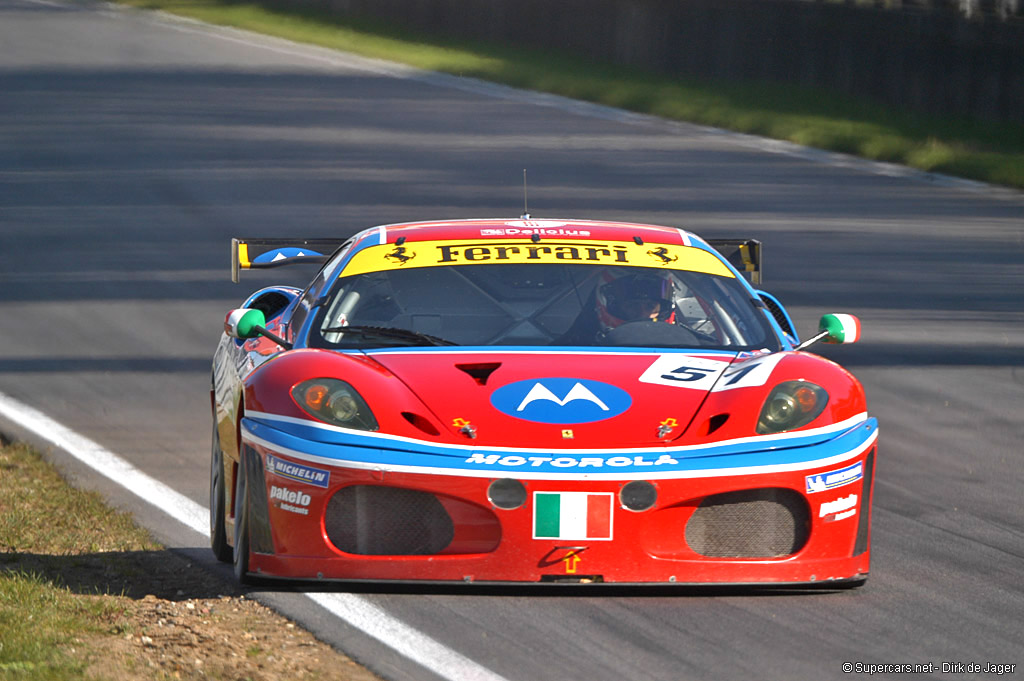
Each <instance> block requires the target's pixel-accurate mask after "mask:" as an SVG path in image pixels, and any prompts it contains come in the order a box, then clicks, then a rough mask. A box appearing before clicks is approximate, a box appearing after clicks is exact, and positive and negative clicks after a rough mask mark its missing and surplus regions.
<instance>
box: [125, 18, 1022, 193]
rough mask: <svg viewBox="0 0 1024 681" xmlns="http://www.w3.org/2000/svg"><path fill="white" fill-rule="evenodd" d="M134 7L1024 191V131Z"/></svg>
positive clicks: (796, 94) (577, 64) (587, 65)
mask: <svg viewBox="0 0 1024 681" xmlns="http://www.w3.org/2000/svg"><path fill="white" fill-rule="evenodd" d="M123 2H124V4H130V5H133V6H136V7H143V8H149V9H160V10H164V11H167V12H171V13H175V14H179V15H184V16H190V17H193V18H196V19H200V20H203V21H206V22H209V23H214V24H221V25H227V26H234V27H238V28H244V29H248V30H252V31H256V32H261V33H265V34H270V35H275V36H279V37H283V38H287V39H290V40H294V41H298V42H305V43H311V44H315V45H321V46H324V47H329V48H333V49H338V50H344V51H348V52H354V53H357V54H362V55H365V56H369V57H375V58H380V59H387V60H390V61H395V62H401V63H405V64H409V65H411V66H415V67H418V68H422V69H427V70H431V71H440V72H444V73H450V74H455V75H461V76H467V77H473V78H479V79H482V80H488V81H493V82H497V83H503V84H506V85H512V86H515V87H520V88H525V89H531V90H537V91H543V92H551V93H555V94H560V95H564V96H567V97H572V98H576V99H581V100H587V101H592V102H597V103H601V104H606V105H609V106H614V107H619V108H623V109H627V110H630V111H636V112H640V113H649V114H654V115H657V116H662V117H664V118H669V119H675V120H682V121H690V122H694V123H700V124H704V125H710V126H715V127H720V128H725V129H729V130H736V131H739V132H745V133H750V134H756V135H763V136H766V137H771V138H774V139H780V140H788V141H791V142H795V143H797V144H802V145H807V146H811V147H817V148H820V149H827V150H832V151H839V152H843V153H848V154H854V155H858V156H862V157H864V158H869V159H874V160H879V161H887V162H891V163H897V164H903V165H908V166H911V167H914V168H918V169H920V170H925V171H931V172H938V173H945V174H950V175H957V176H961V177H965V178H971V179H975V180H981V181H984V182H991V183H994V184H1001V185H1006V186H1010V187H1017V188H1024V125H1012V124H999V123H985V122H978V121H971V120H965V119H954V118H943V117H939V116H928V115H921V114H913V113H908V112H894V111H892V110H891V109H889V108H888V107H886V106H883V105H881V104H878V103H874V102H870V101H865V100H859V99H855V98H851V97H847V96H843V95H840V94H836V93H833V92H828V91H822V90H814V89H808V88H799V87H793V86H788V85H777V84H764V83H720V82H718V83H716V82H698V81H688V80H680V79H675V78H668V77H664V76H661V75H657V74H653V73H648V72H641V71H635V70H630V69H625V68H618V67H615V66H611V65H607V64H601V63H594V62H591V61H585V60H580V59H576V58H573V57H571V56H568V55H564V54H559V53H551V52H544V51H538V50H529V49H517V48H511V47H507V46H501V45H491V44H482V43H473V42H467V41H452V40H445V39H442V38H438V37H436V36H434V37H431V36H423V35H413V34H410V33H408V32H405V31H401V30H398V29H396V28H394V27H390V26H385V25H382V24H379V23H374V22H366V21H343V20H340V19H339V18H337V17H333V16H330V15H328V14H326V13H323V12H318V11H313V10H308V9H305V10H304V9H285V8H283V7H282V6H280V5H271V4H261V3H258V2H257V3H254V2H243V1H238V2H233V1H230V0H123Z"/></svg>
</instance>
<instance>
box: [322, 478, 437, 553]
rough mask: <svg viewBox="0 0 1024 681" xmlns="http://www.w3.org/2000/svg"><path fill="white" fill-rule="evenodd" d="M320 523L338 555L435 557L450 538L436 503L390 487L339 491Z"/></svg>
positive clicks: (428, 497) (421, 494)
mask: <svg viewBox="0 0 1024 681" xmlns="http://www.w3.org/2000/svg"><path fill="white" fill-rule="evenodd" d="M324 522H325V525H326V529H327V536H328V538H329V539H330V540H331V542H332V543H333V544H334V545H335V546H336V547H338V549H339V550H341V551H345V552H346V553H356V554H359V555H363V556H410V555H427V554H432V553H440V552H441V551H442V550H444V548H445V547H446V546H448V544H450V543H451V541H452V538H453V537H454V535H455V528H454V526H453V525H452V519H451V517H449V515H448V513H447V511H445V510H444V506H442V505H441V502H440V501H438V500H437V497H435V496H434V495H433V494H428V493H427V492H417V491H415V490H408V489H398V488H395V487H377V486H373V485H353V486H351V487H345V488H343V489H341V490H339V491H338V492H337V494H335V495H334V496H333V497H331V500H330V501H329V502H328V503H327V514H326V517H325V519H324Z"/></svg>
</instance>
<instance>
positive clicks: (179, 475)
mask: <svg viewBox="0 0 1024 681" xmlns="http://www.w3.org/2000/svg"><path fill="white" fill-rule="evenodd" d="M524 168H527V169H528V171H529V181H530V190H529V208H530V212H531V213H532V214H533V215H534V217H567V216H568V217H585V218H602V219H603V218H610V219H628V220H636V221H650V222H656V223H664V224H673V225H679V226H684V227H687V228H690V229H693V230H695V231H697V232H700V233H703V234H705V235H707V236H718V237H726V236H746V237H755V238H758V239H761V240H762V241H763V242H764V244H765V254H766V255H765V261H766V271H765V277H766V279H765V286H764V287H765V288H766V289H767V290H770V291H772V292H773V293H775V294H777V295H779V296H780V297H781V298H782V299H783V301H785V302H786V303H787V305H788V306H789V309H790V312H791V313H792V315H793V317H794V319H795V320H796V323H797V325H798V327H799V328H800V330H801V332H802V333H803V334H805V335H808V334H810V333H811V332H813V331H814V330H815V328H816V323H817V318H818V316H819V315H820V314H821V313H822V312H827V311H839V312H849V313H853V314H856V315H859V316H860V317H861V319H862V322H863V325H864V337H863V341H862V343H861V344H860V345H858V346H852V347H841V348H832V349H829V350H828V351H827V354H828V356H829V357H831V358H833V359H836V360H837V361H840V362H842V363H843V364H844V365H845V366H847V367H848V368H849V369H850V370H851V371H853V372H854V373H855V374H856V375H857V376H858V377H859V378H860V379H861V380H862V381H863V383H864V384H865V387H866V389H867V392H868V397H869V404H870V406H871V409H872V410H873V412H874V413H875V415H877V416H878V417H879V419H880V422H881V437H880V456H879V461H878V470H877V482H876V487H875V489H876V494H875V500H874V502H875V505H874V516H873V518H874V525H873V530H874V532H873V565H872V575H871V578H870V580H869V581H868V583H867V585H866V586H865V587H864V588H862V589H858V590H853V591H848V592H839V593H826V594H808V593H797V594H784V595H763V594H757V593H736V592H725V593H718V592H681V593H680V592H666V591H664V590H653V591H640V592H637V591H625V592H623V591H612V592H611V593H604V592H595V591H593V590H590V591H587V590H579V589H577V590H569V591H566V590H561V591H551V590H543V591H542V590H520V591H508V590H492V591H488V590H470V591H463V590H458V589H456V590H422V589H421V590H415V589H402V588H393V589H378V590H370V591H368V592H366V593H363V594H362V595H361V596H360V598H362V599H364V600H365V602H368V603H371V604H373V605H374V606H377V607H379V608H381V609H383V610H384V611H386V612H387V613H389V614H390V615H391V616H393V617H395V618H397V619H399V620H401V621H403V622H405V623H407V624H408V625H409V626H411V627H413V628H415V629H416V630H417V631H419V632H424V633H425V634H426V635H428V636H430V637H432V638H433V639H434V640H436V641H437V642H439V643H441V644H442V645H443V646H445V647H447V649H450V650H453V651H456V652H458V653H460V654H461V655H463V656H465V657H466V658H468V659H470V660H472V661H474V662H475V663H477V664H479V665H481V666H482V667H483V668H486V669H488V670H490V671H492V672H493V673H494V674H495V675H498V676H500V677H503V678H505V679H508V680H509V681H536V680H547V679H558V680H565V679H587V680H588V681H606V680H607V681H612V680H616V681H617V680H620V679H631V680H633V679H658V680H666V681H668V680H676V679H703V678H759V679H826V678H850V677H851V676H852V677H858V676H866V674H857V673H854V674H852V675H850V674H844V673H843V671H842V664H843V663H844V662H851V663H855V664H856V663H864V664H898V663H928V662H931V663H934V664H935V665H937V668H938V670H939V673H937V674H935V676H939V677H945V678H963V677H964V675H963V674H953V673H950V674H943V673H941V669H942V664H943V663H964V664H965V665H966V664H971V663H978V664H981V665H982V667H984V665H985V664H987V663H1013V664H1016V665H1017V668H1016V671H1015V674H1016V675H1019V674H1022V673H1024V653H1022V649H1024V646H1022V641H1024V624H1022V621H1024V592H1022V589H1021V582H1022V575H1024V503H1022V493H1021V490H1022V488H1024V466H1022V465H1021V464H1022V462H1024V455H1022V451H1021V442H1022V441H1024V362H1022V360H1021V357H1022V350H1024V265H1022V262H1024V195H1021V194H1019V193H1014V192H1009V191H1002V190H992V189H989V188H985V187H975V186H971V185H969V184H966V183H957V182H948V181H946V180H945V179H944V178H930V177H927V176H924V175H921V174H918V173H905V172H902V171H900V170H899V169H895V168H886V167H882V166H876V165H872V164H865V163H861V162H857V161H851V160H849V159H843V158H841V157H834V156H829V155H824V154H817V153H810V152H803V151H801V150H799V149H794V148H791V147H787V146H785V145H782V146H779V145H773V144H769V143H765V142H762V141H759V140H756V139H751V138H744V137H740V136H735V135H728V134H723V133H719V132H716V131H713V130H707V129H702V128H696V127H691V126H685V125H674V124H667V123H662V122H658V121H652V120H649V119H643V118H639V117H631V116H626V115H623V114H620V113H617V112H613V111H607V110H603V109H599V108H596V107H589V106H582V105H580V106H577V105H574V104H572V103H568V102H565V101H563V100H558V99H552V98H544V97H535V96H532V95H527V94H523V93H515V92H511V91H507V90H502V89H496V88H488V87H486V86H482V85H480V84H477V83H474V82H471V81H464V80H460V79H456V78H448V77H438V76H433V75H430V74H418V73H415V72H409V71H407V70H406V69H402V68H398V67H391V66H386V65H380V64H373V63H369V62H365V61H362V60H357V59H353V58H350V57H347V56H345V55H340V54H334V53H328V52H326V51H322V50H316V49H310V48H304V47H300V46H295V45H290V44H286V43H282V42H279V41H272V40H265V39H261V38H257V37H255V36H251V35H246V34H240V33H235V32H229V31H224V30H220V29H209V28H204V27H202V26H199V25H194V24H190V23H187V22H180V21H176V20H171V19H168V18H160V17H157V16H154V15H150V14H144V13H136V12H128V11H122V10H118V9H112V8H109V7H107V6H104V5H96V4H91V3H73V4H62V3H57V2H48V1H47V2H37V1H33V0H0V287H2V291H3V294H2V296H0V347H2V348H3V352H2V354H0V393H3V394H5V395H7V396H9V397H11V398H14V399H15V400H18V401H20V402H23V403H25V404H28V405H31V406H33V407H35V408H37V409H39V410H41V411H42V412H44V413H45V414H47V415H49V416H50V417H51V418H53V419H55V420H56V421H58V422H60V423H62V424H64V425H65V426H67V427H68V428H71V429H73V430H75V431H77V432H79V433H81V434H83V435H85V436H86V437H88V438H91V439H92V440H94V441H96V442H97V443H99V444H101V445H102V446H103V447H106V448H108V449H109V450H111V451H113V452H115V453H117V454H118V455H120V456H122V457H124V458H125V459H127V460H129V461H130V462H132V463H133V464H134V465H135V466H137V467H138V468H139V469H141V470H142V471H144V472H145V473H147V474H149V475H150V476H152V477H154V478H156V479H159V480H161V481H163V482H165V483H166V484H168V485H170V486H171V487H173V488H174V489H175V490H177V491H179V492H181V493H182V494H184V495H186V496H187V497H189V498H190V499H192V500H194V501H195V502H197V503H200V504H203V505H204V506H205V505H206V502H207V466H208V456H209V454H208V451H209V428H210V419H209V401H208V397H207V390H208V386H209V372H210V358H211V356H212V352H213V348H214V345H215V343H216V341H217V338H218V334H219V330H220V325H221V322H222V320H223V315H224V313H225V312H226V310H228V309H229V308H232V307H234V306H235V305H237V304H238V303H239V302H240V301H241V300H242V299H243V298H244V297H245V296H246V294H247V293H248V292H249V291H250V290H252V289H255V288H257V287H259V286H261V285H265V284H268V283H298V282H299V281H300V280H301V277H302V275H303V274H304V273H303V272H298V273H294V271H293V272H292V273H289V274H287V275H286V274H285V273H283V272H280V271H277V272H278V274H276V275H275V274H273V273H271V274H270V275H269V276H268V275H267V274H263V273H261V274H256V273H253V274H251V275H249V276H247V277H246V278H245V280H244V281H243V284H242V285H233V284H231V283H230V279H229V258H228V254H229V250H228V242H229V239H230V237H232V236H269V235H293V236H309V237H322V236H343V235H347V234H349V233H352V232H353V231H356V230H357V229H361V228H363V227H367V226H371V225H373V224H378V223H382V222H395V221H402V220H413V219H431V218H441V217H506V216H507V217H517V216H518V215H519V213H521V212H522V206H523V196H522V187H521V182H522V171H523V169H524ZM824 353H825V351H823V354H824ZM0 427H2V428H3V429H5V430H6V431H7V432H8V433H10V434H19V428H18V427H17V426H16V424H12V423H10V422H5V423H0ZM54 456H55V457H56V458H57V459H58V460H59V461H61V463H62V465H63V466H64V467H65V468H66V470H68V471H69V474H70V475H71V476H72V477H73V478H74V479H75V480H77V481H78V483H79V484H81V485H84V486H88V487H92V488H96V489H99V490H101V491H103V492H104V493H105V494H107V495H108V496H109V497H110V498H111V499H113V500H114V501H115V503H117V504H118V505H119V506H121V507H123V508H128V509H131V510H133V511H134V512H136V514H137V515H138V517H139V518H140V520H141V521H142V522H144V523H145V524H146V525H147V526H148V527H150V528H151V529H152V530H153V531H154V532H155V533H156V535H157V536H158V538H160V539H161V540H162V541H164V542H165V543H166V544H168V545H169V546H171V547H174V548H176V549H180V550H181V551H183V552H185V553H187V554H189V555H192V556H194V557H195V558H196V560H199V561H206V562H208V561H209V560H210V558H209V556H208V552H207V551H206V549H205V546H206V544H205V540H204V539H203V538H202V537H201V535H199V534H198V533H196V532H194V531H192V530H189V529H187V528H185V527H183V526H182V525H180V524H178V523H177V522H175V521H174V520H173V519H171V518H169V517H167V516H166V515H164V514H163V513H161V512H159V511H156V510H154V509H153V508H152V507H150V506H148V505H147V504H146V503H145V502H143V501H142V500H141V499H140V498H139V496H137V495H135V494H132V493H129V492H126V491H125V490H123V489H120V488H118V487H116V486H115V485H113V484H111V483H109V482H107V481H105V480H104V479H103V478H101V477H100V476H98V475H96V474H95V473H93V472H91V471H89V470H87V469H85V468H83V467H81V466H79V465H77V464H75V463H74V462H73V461H71V460H69V459H67V458H66V457H63V456H62V455H61V454H60V452H54ZM136 492H138V493H140V494H142V495H143V496H145V493H146V490H136ZM222 572H225V571H223V570H222ZM255 593H256V595H258V596H259V597H261V598H263V599H264V600H266V601H268V602H271V603H273V604H274V605H276V606H277V607H279V608H281V609H282V610H283V611H285V612H286V613H287V614H289V615H290V616H293V617H296V618H298V619H299V620H300V621H301V622H302V623H303V624H304V625H305V626H307V627H309V628H311V629H313V630H314V631H315V632H316V633H317V634H318V635H319V636H320V637H322V638H324V639H325V640H328V641H330V642H332V643H333V644H335V645H338V646H339V647H341V648H343V649H344V650H346V651H347V652H349V653H350V654H351V655H353V656H354V657H356V658H357V659H358V660H360V661H361V662H363V663H364V664H367V665H368V666H370V667H371V668H373V669H374V670H375V671H377V672H378V673H380V674H382V675H384V676H385V677H387V678H389V679H394V680H396V681H397V680H399V679H429V678H433V676H432V675H431V673H429V672H427V671H425V670H424V669H423V668H422V667H420V666H418V665H417V664H416V663H415V662H411V661H409V659H408V658H407V657H406V656H404V655H403V654H402V653H401V652H398V651H396V650H394V649H393V648H389V647H387V646H384V645H382V644H380V643H378V642H376V641H374V640H372V639H371V638H369V637H368V636H366V635H364V634H362V633H361V632H360V631H359V630H358V629H357V628H354V627H352V626H350V625H348V624H343V623H341V622H339V621H338V620H337V619H335V618H334V617H333V616H332V615H330V614H329V613H327V612H326V611H324V610H322V609H320V608H319V607H317V606H316V605H314V604H313V603H312V602H311V601H310V600H309V599H308V598H306V597H305V596H303V595H301V594H298V593H294V592H290V591H287V590H281V591H276V592H269V593H268V592H260V591H258V592H255ZM399 647H401V646H399ZM878 676H881V677H883V678H885V677H886V676H887V675H884V674H883V675H878ZM891 676H893V677H897V676H899V677H903V675H897V674H892V675H891ZM980 676H987V675H985V674H981V675H980Z"/></svg>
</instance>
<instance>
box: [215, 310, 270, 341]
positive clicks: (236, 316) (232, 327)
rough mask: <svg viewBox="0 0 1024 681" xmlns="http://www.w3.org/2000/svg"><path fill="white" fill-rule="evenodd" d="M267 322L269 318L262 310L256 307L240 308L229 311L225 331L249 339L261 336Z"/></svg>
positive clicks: (230, 334)
mask: <svg viewBox="0 0 1024 681" xmlns="http://www.w3.org/2000/svg"><path fill="white" fill-rule="evenodd" d="M266 324H267V318H266V316H265V315H264V314H263V312H262V311H260V310H256V309H254V308H239V309H237V310H232V311H231V312H229V313H228V316H227V317H226V318H225V319H224V333H226V334H227V335H228V336H230V337H232V338H238V339H239V340H248V339H250V338H256V336H259V335H260V331H261V330H262V329H263V327H264V326H266Z"/></svg>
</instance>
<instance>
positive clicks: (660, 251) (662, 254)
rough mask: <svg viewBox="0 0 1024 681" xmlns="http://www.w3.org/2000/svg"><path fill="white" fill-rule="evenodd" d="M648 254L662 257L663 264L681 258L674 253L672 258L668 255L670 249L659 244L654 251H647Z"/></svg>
mask: <svg viewBox="0 0 1024 681" xmlns="http://www.w3.org/2000/svg"><path fill="white" fill-rule="evenodd" d="M647 255H649V256H652V257H655V258H661V262H662V264H666V265H667V264H668V263H670V262H673V261H675V260H679V256H678V255H673V256H672V257H671V258H670V257H668V249H667V248H665V247H664V246H659V247H658V248H655V249H654V250H653V251H647Z"/></svg>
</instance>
